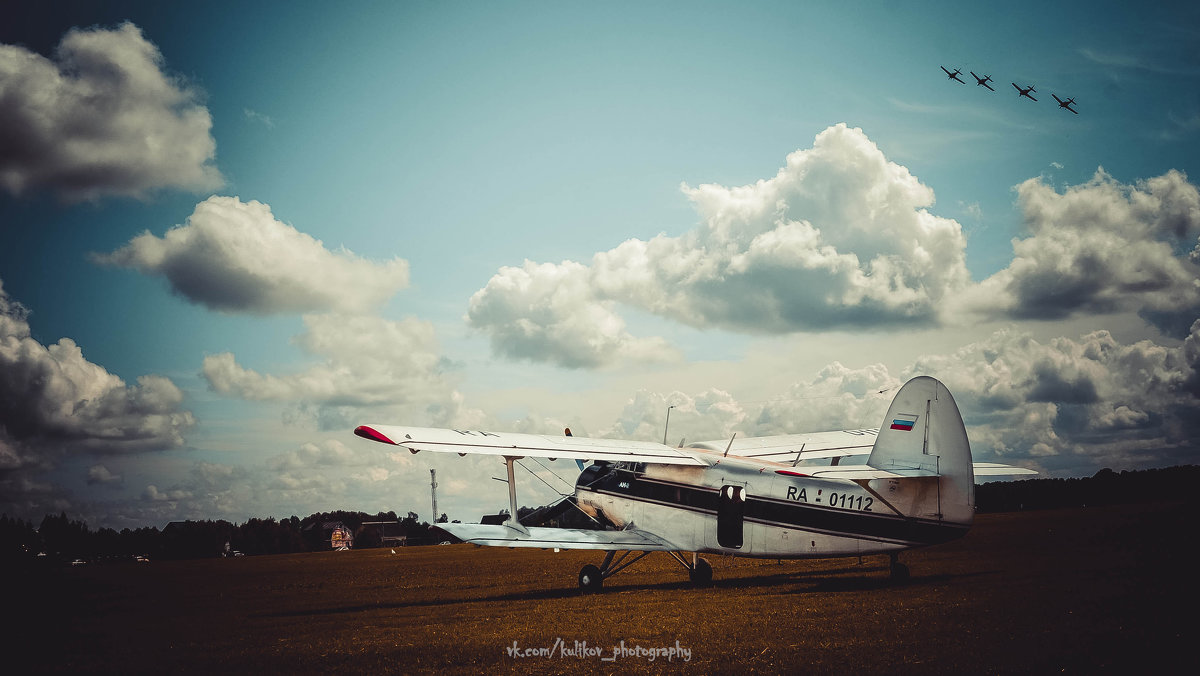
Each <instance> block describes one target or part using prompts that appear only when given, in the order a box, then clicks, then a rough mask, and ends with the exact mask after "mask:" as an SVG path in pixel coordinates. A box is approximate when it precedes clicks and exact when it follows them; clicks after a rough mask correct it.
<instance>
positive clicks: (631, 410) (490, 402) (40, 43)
mask: <svg viewBox="0 0 1200 676" xmlns="http://www.w3.org/2000/svg"><path fill="white" fill-rule="evenodd" d="M6 12H7V13H8V14H9V16H6V17H5V20H4V21H0V44H2V45H3V48H2V49H3V52H2V53H0V119H2V120H4V121H5V122H4V124H3V129H4V131H0V284H2V289H3V292H2V295H0V302H2V303H3V305H2V306H0V309H2V310H3V311H4V316H5V317H7V320H5V322H4V323H2V324H0V328H3V329H4V331H5V333H3V334H0V345H3V346H4V348H3V349H0V366H2V367H3V368H4V369H5V372H6V375H5V377H4V378H3V379H0V388H2V389H0V428H2V431H0V510H3V511H5V512H6V513H9V514H15V515H19V516H22V517H26V518H34V519H39V518H40V516H41V515H42V514H44V513H46V512H49V511H59V510H64V511H67V512H68V513H69V514H71V515H72V516H75V517H82V518H86V519H87V520H88V521H89V523H92V524H94V525H110V526H116V527H124V526H137V525H144V524H155V525H161V524H162V523H165V522H166V521H169V520H173V519H177V518H226V519H231V520H235V521H240V520H244V519H246V518H248V517H251V516H277V517H284V516H289V515H291V514H293V513H294V514H300V515H303V514H307V513H310V512H313V511H318V510H325V509H333V508H349V509H364V510H371V511H374V510H377V509H382V510H387V509H395V510H397V511H400V512H405V511H408V510H413V511H417V512H418V513H419V514H421V515H422V516H423V518H428V514H427V512H428V507H427V504H428V500H427V498H428V491H427V483H426V482H427V480H428V479H427V478H428V471H427V470H428V469H429V468H431V467H433V468H437V469H438V470H439V475H440V476H441V477H442V484H443V490H442V493H443V495H441V496H440V497H442V505H443V506H444V509H445V510H446V511H447V512H449V513H450V514H451V516H452V517H453V518H463V519H465V520H473V519H474V518H475V517H476V516H477V513H478V512H482V511H485V510H489V511H490V510H494V509H496V508H499V507H500V506H503V505H504V498H505V496H504V494H503V491H502V490H496V485H495V482H492V481H491V480H490V479H489V478H488V477H489V476H491V475H492V474H495V473H496V472H498V470H497V469H496V468H494V467H492V466H491V465H489V464H487V463H486V462H485V461H483V460H474V459H459V458H456V457H455V458H426V457H425V454H421V455H417V456H408V457H401V456H398V455H389V454H388V453H387V452H386V449H383V448H380V449H376V448H374V447H372V446H371V445H370V444H369V443H368V442H365V441H362V440H359V439H357V438H355V437H353V436H351V435H350V430H352V429H353V426H354V425H355V424H357V423H361V422H382V423H393V424H415V425H433V426H445V425H454V426H469V427H481V426H482V427H487V428H495V429H510V430H521V431H545V432H552V431H558V430H559V429H560V428H561V427H562V426H563V425H567V424H569V425H571V426H572V427H573V428H576V432H577V433H578V432H579V431H580V430H582V431H583V432H585V433H587V434H591V435H596V436H636V437H639V438H659V437H660V436H661V433H662V422H663V417H664V414H665V409H666V407H667V406H668V405H672V404H673V405H675V406H676V407H677V408H676V409H675V411H674V412H673V415H672V419H671V428H672V436H674V435H675V434H676V433H678V434H679V435H681V436H684V435H686V436H687V437H688V438H689V439H691V440H696V441H699V440H705V439H710V438H722V437H728V435H729V434H731V433H732V432H734V431H737V432H739V433H740V434H743V435H744V434H770V433H779V432H791V431H803V430H815V429H833V428H839V427H859V426H868V425H877V424H879V421H878V420H875V418H878V417H879V416H882V414H883V412H884V410H885V409H886V403H887V401H886V399H887V397H886V396H883V395H878V394H876V393H877V392H878V391H879V390H886V389H888V388H890V387H893V386H895V385H898V384H899V383H900V382H902V381H903V380H904V379H906V378H907V377H910V376H912V375H917V374H920V373H927V374H929V375H934V376H937V377H939V378H941V379H943V380H944V381H945V382H946V383H947V384H948V386H949V387H950V389H951V391H952V392H953V393H954V394H955V395H956V397H957V398H958V399H959V400H960V404H961V405H962V407H963V410H964V415H965V416H966V418H967V424H968V432H969V433H970V435H971V438H972V442H973V447H974V450H975V454H976V457H977V459H984V460H997V459H998V460H1001V461H1007V462H1016V463H1020V464H1025V465H1027V466H1033V467H1036V468H1038V469H1040V470H1041V471H1043V472H1045V473H1046V474H1047V475H1050V476H1077V475H1085V474H1091V473H1093V472H1095V471H1096V470H1097V469H1099V468H1101V467H1105V466H1109V467H1113V468H1114V469H1135V468H1141V467H1152V466H1162V465H1168V464H1176V463H1183V462H1194V461H1195V457H1196V447H1195V445H1194V442H1192V438H1193V436H1194V433H1195V432H1196V429H1195V428H1196V423H1195V422H1194V421H1195V420H1197V419H1200V416H1197V413H1198V411H1197V407H1198V404H1197V398H1196V392H1197V391H1200V376H1198V375H1197V372H1196V365H1197V360H1198V359H1200V357H1198V354H1200V346H1197V344H1196V343H1197V341H1200V335H1197V331H1200V329H1198V330H1193V328H1192V327H1193V323H1194V321H1195V320H1196V319H1197V318H1200V291H1198V287H1197V284H1198V282H1200V274H1198V267H1197V260H1198V259H1200V253H1194V252H1196V251H1197V249H1196V247H1197V237H1198V236H1200V205H1198V199H1197V188H1196V183H1195V182H1194V178H1193V177H1194V176H1196V175H1197V173H1198V171H1197V169H1196V167H1195V166H1194V165H1195V163H1196V158H1197V157H1200V154H1198V153H1197V150H1198V149H1200V148H1198V146H1200V93H1198V92H1200V87H1198V86H1197V85H1198V84H1200V83H1198V80H1200V60H1198V56H1197V55H1198V52H1197V50H1196V49H1195V46H1196V45H1197V44H1200V34H1198V31H1197V29H1196V28H1195V27H1196V26H1197V25H1200V22H1198V21H1197V19H1198V18H1200V17H1197V10H1196V9H1195V8H1193V7H1192V6H1191V5H1190V4H1188V3H1165V4H1161V5H1156V6H1153V7H1136V8H1135V7H1132V6H1129V4H1128V3H1094V2H1090V3H1086V4H1085V3H1061V4H1054V5H1052V6H1051V5H1047V4H1045V3H1017V4H1015V5H1014V4H1009V5H1005V6H1004V7H999V6H996V7H992V8H976V7H967V6H964V5H962V4H961V3H927V4H924V5H922V6H920V7H903V6H894V5H886V4H883V3H828V4H825V3H767V2H754V3H696V2H692V3H652V4H650V5H649V6H647V5H645V4H642V3H609V4H604V5H599V6H597V5H594V4H586V3H357V4H355V5H352V6H351V7H349V8H330V7H328V6H327V5H323V4H319V3H260V4H258V5H256V6H253V7H249V8H247V7H244V6H242V5H240V4H237V3H220V2H217V3H204V4H203V5H202V6H187V5H176V4H167V5H163V4H162V3H141V2H133V3H104V4H102V5H101V4H96V5H90V4H84V5H79V4H75V3H70V4H65V5H55V4H53V3H52V4H50V5H46V6H38V7H29V8H21V9H17V10H12V9H9V10H6ZM939 66H945V67H947V68H949V69H950V70H954V69H956V68H961V70H962V78H963V79H964V80H965V81H966V84H959V83H957V82H954V81H951V80H948V79H947V78H946V77H945V75H944V74H943V73H942V71H941V70H940V68H939ZM968 71H974V72H975V73H977V74H979V75H981V76H982V75H985V74H986V75H990V76H991V77H992V78H993V82H992V84H993V87H994V88H995V91H994V92H992V91H988V90H986V89H984V88H982V87H979V86H977V85H976V84H975V82H974V80H973V79H972V78H971V76H970V74H969V72H968ZM1014 82H1015V83H1017V84H1020V85H1022V86H1028V85H1033V86H1035V87H1036V90H1037V91H1036V93H1035V94H1034V96H1036V97H1037V98H1038V101H1037V102H1033V101H1029V100H1027V99H1021V98H1019V97H1018V96H1017V92H1016V91H1015V90H1014V89H1013V87H1012V86H1011V84H1010V83H1014ZM1052 94H1057V95H1058V96H1059V97H1061V98H1066V97H1071V96H1073V97H1075V99H1076V102H1077V105H1076V108H1077V109H1078V111H1079V114H1078V115H1072V114H1070V113H1069V112H1067V111H1064V110H1060V109H1059V108H1058V107H1057V105H1056V104H1055V102H1054V99H1053V98H1052V97H1051V95H1052ZM63 339H65V340H66V341H68V342H69V343H70V345H67V344H66V343H64V342H60V341H62V340H63ZM4 341H7V342H4ZM74 347H77V348H78V352H76V351H74V349H73V348H74ZM406 455H407V454H406ZM531 469H535V470H538V471H539V472H542V473H543V474H544V473H545V472H546V470H543V469H541V468H537V467H531ZM556 469H557V470H558V471H559V474H561V475H562V476H564V477H567V478H570V477H571V476H572V474H571V471H570V469H571V468H570V467H567V466H564V467H560V468H556ZM551 481H552V482H553V481H554V480H553V479H551ZM522 486H523V487H524V486H527V490H528V493H529V496H528V498H526V500H525V501H527V502H530V503H534V502H544V501H547V500H550V499H553V498H554V497H555V496H554V494H553V493H551V492H548V491H547V490H546V489H545V487H544V486H542V484H541V483H540V482H538V481H536V480H533V479H532V478H530V477H528V475H526V476H525V478H524V479H522ZM491 493H495V495H491Z"/></svg>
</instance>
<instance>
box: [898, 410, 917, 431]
mask: <svg viewBox="0 0 1200 676" xmlns="http://www.w3.org/2000/svg"><path fill="white" fill-rule="evenodd" d="M919 417H920V416H916V415H908V414H904V413H901V414H899V415H897V416H896V417H895V418H893V419H892V429H894V430H900V431H901V432H911V431H912V428H913V425H915V424H917V418H919Z"/></svg>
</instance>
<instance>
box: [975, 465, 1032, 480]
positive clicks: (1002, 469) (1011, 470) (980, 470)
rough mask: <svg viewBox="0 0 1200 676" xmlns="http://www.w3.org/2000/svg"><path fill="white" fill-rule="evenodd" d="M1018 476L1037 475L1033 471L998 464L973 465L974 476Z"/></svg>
mask: <svg viewBox="0 0 1200 676" xmlns="http://www.w3.org/2000/svg"><path fill="white" fill-rule="evenodd" d="M1018 474H1037V472H1035V471H1034V470H1031V469H1025V468H1024V467H1014V466H1012V465H1001V464H1000V463H998V462H977V463H975V476H977V477H981V476H1010V475H1018Z"/></svg>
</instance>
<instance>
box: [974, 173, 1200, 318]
mask: <svg viewBox="0 0 1200 676" xmlns="http://www.w3.org/2000/svg"><path fill="white" fill-rule="evenodd" d="M1016 189H1017V195H1018V198H1017V199H1018V204H1019V206H1020V208H1021V210H1022V212H1023V213H1024V216H1025V222H1026V225H1027V227H1028V229H1029V231H1030V236H1029V237H1027V238H1025V239H1021V240H1014V241H1013V249H1014V253H1015V256H1014V258H1013V261H1012V263H1011V264H1009V266H1008V267H1007V268H1005V269H1004V270H1001V271H1000V272H998V273H996V274H995V275H993V276H992V277H990V278H988V279H986V280H984V281H983V282H982V283H981V284H979V285H978V286H976V287H975V288H973V289H971V290H970V292H969V293H967V294H964V296H963V297H962V298H961V299H960V303H959V304H960V305H961V306H962V307H963V309H964V310H968V311H973V312H975V313H982V314H985V315H990V316H1008V317H1012V318H1016V319H1027V318H1033V319H1061V318H1065V317H1070V316H1073V315H1076V314H1079V313H1105V312H1116V311H1137V312H1139V313H1140V314H1141V315H1142V316H1143V317H1144V318H1146V319H1147V320H1149V321H1151V322H1153V323H1155V324H1157V325H1158V326H1160V327H1161V328H1163V329H1164V330H1168V331H1170V332H1172V333H1175V334H1182V335H1186V334H1187V331H1188V327H1189V326H1190V325H1191V323H1192V320H1193V319H1195V318H1196V317H1197V316H1200V265H1198V264H1197V263H1198V262H1200V259H1198V256H1200V254H1197V252H1198V251H1200V247H1197V246H1196V239H1197V237H1198V236H1200V191H1198V190H1197V189H1196V186H1194V185H1192V184H1191V183H1188V181H1187V177H1186V176H1185V175H1184V174H1182V173H1181V172H1178V171H1174V170H1172V171H1169V172H1167V173H1166V174H1164V175H1162V176H1158V177H1156V178H1151V179H1148V180H1145V181H1139V182H1138V183H1137V184H1136V185H1123V184H1121V183H1119V182H1117V181H1115V180H1114V179H1113V178H1112V177H1111V176H1109V175H1108V174H1106V173H1105V172H1104V171H1103V170H1100V171H1097V172H1096V175H1095V176H1094V177H1093V178H1092V180H1091V181H1089V182H1087V183H1085V184H1082V185H1077V186H1071V187H1068V188H1067V189H1066V190H1065V191H1064V192H1063V193H1061V194H1060V193H1059V192H1057V191H1056V190H1055V189H1054V188H1053V187H1052V186H1050V185H1047V184H1046V183H1045V182H1043V181H1041V180H1039V179H1030V180H1028V181H1025V182H1024V183H1022V184H1020V185H1019V186H1017V188H1016ZM1189 251H1190V255H1189Z"/></svg>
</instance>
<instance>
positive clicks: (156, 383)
mask: <svg viewBox="0 0 1200 676" xmlns="http://www.w3.org/2000/svg"><path fill="white" fill-rule="evenodd" d="M27 314H28V312H27V310H26V309H25V308H24V307H23V306H22V305H21V304H20V303H17V302H16V301H13V300H11V299H10V298H9V297H8V295H7V294H6V293H5V292H4V289H3V285H2V284H0V463H3V466H6V467H9V468H13V467H20V466H28V465H34V464H53V462H54V460H55V459H56V458H57V456H58V455H59V454H61V453H66V452H81V451H90V452H95V453H134V452H143V451H157V450H164V449H168V448H174V447H177V446H180V445H181V444H182V443H183V432H184V431H186V430H187V429H189V428H190V427H191V426H192V425H194V424H195V419H194V418H193V417H192V414H191V413H190V412H189V411H186V410H184V409H183V408H182V406H183V393H182V392H180V390H179V388H177V387H176V386H175V384H174V383H172V382H171V381H170V380H169V379H167V378H165V377H163V376H159V375H145V376H141V377H139V378H138V382H137V384H136V385H133V386H127V385H126V384H125V382H124V381H123V380H121V378H119V377H117V376H115V375H113V374H111V373H109V372H108V371H106V370H105V369H104V367H102V366H99V365H97V364H93V363H92V362H89V361H88V360H87V359H85V358H84V357H83V351H82V350H81V349H80V348H79V346H78V345H76V344H75V342H74V341H72V340H71V339H70V338H62V339H60V340H59V341H58V342H57V343H55V344H54V345H50V346H49V347H47V346H44V345H42V344H41V343H39V342H37V341H36V340H34V339H33V338H32V337H31V335H30V329H29V323H28V321H27Z"/></svg>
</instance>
